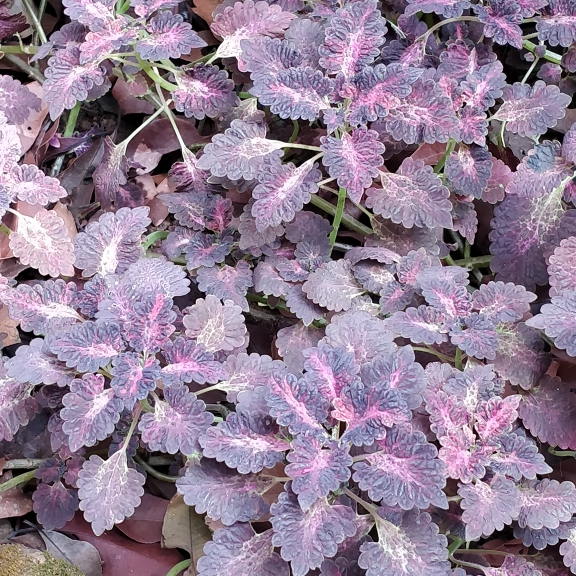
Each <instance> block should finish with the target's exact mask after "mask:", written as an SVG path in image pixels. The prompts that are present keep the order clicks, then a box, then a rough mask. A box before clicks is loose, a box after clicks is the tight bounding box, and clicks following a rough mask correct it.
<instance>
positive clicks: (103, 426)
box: [60, 374, 123, 452]
mask: <svg viewBox="0 0 576 576" xmlns="http://www.w3.org/2000/svg"><path fill="white" fill-rule="evenodd" d="M62 404H64V408H63V409H62V410H61V412H60V416H61V417H62V420H63V421H64V424H63V425H62V429H63V431H64V432H65V434H66V435H67V436H68V443H69V445H70V449H71V450H72V451H73V452H77V451H78V450H79V449H80V448H82V446H94V445H95V444H96V443H97V442H98V441H99V440H106V438H108V436H110V434H112V432H113V431H114V427H115V425H116V423H117V422H118V420H119V419H120V412H121V411H122V408H123V402H122V400H120V399H118V398H116V397H115V395H114V390H113V389H110V388H109V389H106V390H105V389H104V377H103V376H102V375H100V374H84V376H83V377H82V379H81V380H79V379H77V380H74V381H73V382H72V384H70V392H68V393H67V394H66V395H65V396H64V398H63V399H62Z"/></svg>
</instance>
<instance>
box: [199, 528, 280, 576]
mask: <svg viewBox="0 0 576 576" xmlns="http://www.w3.org/2000/svg"><path fill="white" fill-rule="evenodd" d="M272 538H273V534H272V530H266V531H265V532H262V533H261V534H256V533H255V532H254V529H253V528H252V526H250V524H236V525H234V526H231V527H230V528H220V529H218V530H216V532H215V533H214V537H213V538H212V541H211V542H208V543H207V544H206V545H205V546H204V556H202V558H200V559H199V560H198V566H197V567H198V576H235V575H237V574H250V576H272V575H274V576H289V574H290V568H289V566H288V563H287V562H285V561H284V560H282V558H280V556H279V555H278V554H277V553H276V552H274V544H273V543H272Z"/></svg>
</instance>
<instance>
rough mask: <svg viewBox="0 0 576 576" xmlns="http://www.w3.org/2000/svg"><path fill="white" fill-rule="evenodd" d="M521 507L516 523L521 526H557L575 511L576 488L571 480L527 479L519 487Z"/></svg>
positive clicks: (536, 527)
mask: <svg viewBox="0 0 576 576" xmlns="http://www.w3.org/2000/svg"><path fill="white" fill-rule="evenodd" d="M520 501H521V508H520V513H519V514H518V525H519V526H520V527H521V528H526V527H528V528H534V529H536V530H539V529H540V528H558V526H559V525H560V522H568V520H570V519H571V518H572V515H573V514H574V513H575V512H576V488H575V487H574V484H572V482H558V480H550V479H548V478H545V479H544V480H539V481H527V482H526V483H525V485H524V486H521V489H520Z"/></svg>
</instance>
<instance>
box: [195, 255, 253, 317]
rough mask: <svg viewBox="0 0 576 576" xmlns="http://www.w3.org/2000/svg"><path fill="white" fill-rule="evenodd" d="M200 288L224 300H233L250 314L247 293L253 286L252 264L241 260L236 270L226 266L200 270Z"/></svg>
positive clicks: (198, 275) (198, 276)
mask: <svg viewBox="0 0 576 576" xmlns="http://www.w3.org/2000/svg"><path fill="white" fill-rule="evenodd" d="M197 278H198V288H199V289H200V290H202V292H205V293H206V294H209V295H210V294H211V295H213V296H216V297H218V298H220V299H222V300H232V302H234V304H236V305H237V306H239V307H240V308H241V309H242V310H243V311H244V312H248V309H249V308H248V300H246V293H247V292H248V288H250V287H251V286H252V285H253V282H252V270H251V269H250V264H248V262H246V261H245V260H240V261H239V262H238V263H237V264H236V267H235V268H232V266H228V265H227V264H224V266H222V267H221V268H200V269H199V270H198V274H197Z"/></svg>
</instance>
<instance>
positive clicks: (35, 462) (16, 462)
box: [2, 458, 46, 470]
mask: <svg viewBox="0 0 576 576" xmlns="http://www.w3.org/2000/svg"><path fill="white" fill-rule="evenodd" d="M44 462H46V458H14V459H13V460H7V461H6V462H4V466H3V467H2V468H3V469H4V470H28V469H30V468H39V467H40V466H41V465H42V464H44Z"/></svg>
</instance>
